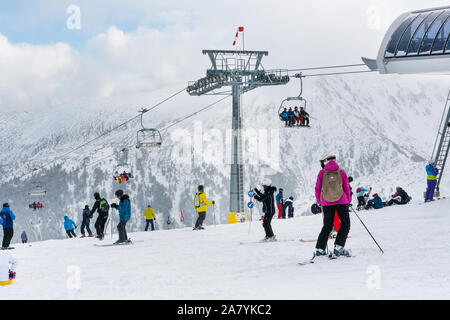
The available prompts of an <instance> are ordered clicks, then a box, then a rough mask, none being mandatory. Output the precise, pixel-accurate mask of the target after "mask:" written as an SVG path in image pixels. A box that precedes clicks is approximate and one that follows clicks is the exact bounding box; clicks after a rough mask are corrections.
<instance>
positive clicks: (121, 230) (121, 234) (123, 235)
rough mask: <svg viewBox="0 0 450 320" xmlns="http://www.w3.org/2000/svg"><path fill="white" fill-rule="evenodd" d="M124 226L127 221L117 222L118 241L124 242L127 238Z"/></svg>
mask: <svg viewBox="0 0 450 320" xmlns="http://www.w3.org/2000/svg"><path fill="white" fill-rule="evenodd" d="M126 226H127V221H120V222H119V224H118V225H117V231H119V241H120V242H124V241H126V240H128V236H127V230H126Z"/></svg>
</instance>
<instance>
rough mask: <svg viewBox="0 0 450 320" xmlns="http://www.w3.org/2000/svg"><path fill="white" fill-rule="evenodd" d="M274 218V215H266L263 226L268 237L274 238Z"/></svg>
mask: <svg viewBox="0 0 450 320" xmlns="http://www.w3.org/2000/svg"><path fill="white" fill-rule="evenodd" d="M272 218H273V213H272V214H269V213H266V214H265V215H264V219H263V223H262V225H263V228H264V231H265V232H266V237H273V236H274V234H273V230H272V225H271V223H272Z"/></svg>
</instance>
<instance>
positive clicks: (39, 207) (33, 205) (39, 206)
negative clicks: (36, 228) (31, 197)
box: [29, 201, 44, 211]
mask: <svg viewBox="0 0 450 320" xmlns="http://www.w3.org/2000/svg"><path fill="white" fill-rule="evenodd" d="M29 208H30V209H33V210H35V211H36V210H42V209H43V208H44V205H43V204H42V203H40V202H39V201H38V202H36V201H35V202H33V203H31V204H30V205H29Z"/></svg>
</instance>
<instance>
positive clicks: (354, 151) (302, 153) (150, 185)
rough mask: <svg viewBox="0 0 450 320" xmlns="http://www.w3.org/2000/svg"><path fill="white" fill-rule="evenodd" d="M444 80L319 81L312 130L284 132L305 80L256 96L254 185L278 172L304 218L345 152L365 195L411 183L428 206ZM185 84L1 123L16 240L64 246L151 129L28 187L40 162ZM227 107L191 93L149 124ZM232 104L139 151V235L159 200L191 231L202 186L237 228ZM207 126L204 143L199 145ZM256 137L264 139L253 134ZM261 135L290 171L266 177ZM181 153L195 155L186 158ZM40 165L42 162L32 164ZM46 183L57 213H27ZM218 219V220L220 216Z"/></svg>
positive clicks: (248, 125)
mask: <svg viewBox="0 0 450 320" xmlns="http://www.w3.org/2000/svg"><path fill="white" fill-rule="evenodd" d="M443 79H444V78H434V77H394V76H392V77H391V76H379V75H358V76H345V77H330V78H326V77H324V78H307V79H306V81H305V90H304V96H305V97H306V98H307V99H308V110H309V112H310V114H311V115H312V116H313V117H315V118H316V119H318V120H312V128H311V129H300V130H296V129H284V128H283V124H282V123H281V122H280V121H279V120H278V116H277V111H278V107H279V103H280V102H281V100H282V99H283V98H284V97H287V96H294V95H297V94H298V87H299V84H298V83H297V82H295V81H292V82H291V83H290V84H289V85H287V86H285V87H276V88H262V89H257V90H255V91H253V92H251V93H248V94H246V95H245V96H244V98H243V115H244V121H243V126H244V129H246V130H250V131H248V132H247V135H246V137H247V138H246V139H244V144H245V146H246V148H245V149H244V160H245V162H244V168H245V180H244V183H245V185H250V184H251V185H258V184H259V183H260V181H261V180H262V177H263V176H264V175H270V176H271V178H272V180H273V181H274V184H275V185H276V186H277V187H284V189H285V195H286V196H290V195H293V196H294V198H295V201H296V207H297V208H298V210H300V211H304V209H305V208H307V207H309V206H310V205H311V203H312V201H314V194H313V187H314V183H315V178H316V175H317V172H318V169H319V162H318V159H320V157H322V156H323V155H324V154H326V153H330V152H332V153H337V155H338V158H339V163H340V164H341V166H342V167H343V168H344V169H345V170H346V171H347V172H348V174H349V175H352V176H353V177H354V178H355V182H354V183H353V187H354V188H356V187H358V186H359V185H364V186H372V187H373V188H374V192H378V193H379V194H380V195H381V196H382V197H383V198H387V197H388V196H389V195H390V194H391V193H392V192H393V190H394V189H395V187H396V186H397V185H401V186H402V187H404V188H405V189H406V190H407V191H408V193H410V194H411V195H412V196H413V198H415V199H419V198H421V193H422V192H423V191H424V189H425V172H424V166H425V162H426V161H427V160H428V158H429V156H430V154H431V151H432V146H433V144H434V139H435V135H436V133H437V127H438V124H439V120H440V116H441V113H442V109H443V106H444V99H445V97H446V95H447V92H448V85H447V84H446V83H444V81H443ZM183 86H185V84H184V83H183V84H180V85H179V86H174V87H172V88H165V89H161V90H158V91H155V92H150V93H142V94H135V95H132V96H129V97H122V98H120V99H119V98H110V99H104V100H102V101H100V102H99V101H98V100H88V99H80V101H75V102H73V104H72V105H67V106H61V107H60V108H53V109H48V110H35V111H31V110H30V111H27V113H26V112H13V111H12V112H10V113H8V114H2V115H0V124H1V125H0V136H1V137H2V153H1V154H0V161H1V163H2V165H4V164H5V163H11V162H12V163H13V164H14V165H13V166H10V167H1V169H0V170H2V172H1V173H2V177H3V179H2V182H3V184H1V185H0V200H1V201H2V202H3V201H8V202H10V203H11V207H12V209H13V211H14V212H15V213H16V216H17V220H16V230H18V232H17V233H16V236H15V238H14V239H13V242H17V241H19V238H18V234H19V233H20V232H21V231H22V230H26V231H27V233H28V234H29V236H30V237H31V239H33V240H34V239H57V238H64V237H65V234H64V230H63V228H62V219H63V216H64V215H68V216H69V217H71V218H72V219H74V220H75V221H76V222H80V219H81V209H82V208H83V207H84V205H85V204H90V205H92V204H93V200H92V195H93V193H94V192H95V191H99V192H100V193H102V194H103V195H105V197H106V198H107V199H108V200H110V201H114V200H115V199H114V196H113V195H114V191H115V190H116V189H117V188H118V186H117V185H116V184H115V183H114V181H113V180H112V178H111V174H112V172H113V168H114V165H115V164H117V163H118V162H120V161H121V157H122V159H123V155H121V154H119V153H117V154H115V155H114V156H112V157H109V158H107V156H109V155H111V154H114V152H115V151H117V150H120V148H122V147H123V146H124V145H130V144H133V143H134V142H135V135H136V130H138V129H139V128H140V124H139V121H135V122H132V123H130V124H129V125H127V126H124V127H122V128H120V129H119V130H117V131H115V132H113V133H112V134H110V135H107V136H106V137H104V138H102V139H100V140H97V141H95V142H94V143H92V144H90V145H88V146H86V147H84V148H82V149H80V150H78V151H77V152H75V153H72V154H70V155H68V156H67V157H64V158H63V159H60V160H59V161H57V162H56V163H54V164H53V165H52V166H48V168H46V169H45V170H42V171H40V172H39V173H38V174H37V175H35V176H33V177H31V176H30V175H28V176H25V177H24V178H22V179H20V180H19V179H17V178H15V177H19V176H22V175H23V174H24V173H26V172H29V171H27V170H29V169H28V167H29V165H31V167H33V166H41V165H45V164H46V163H47V162H48V161H49V160H52V159H53V158H54V157H55V156H59V155H61V154H64V153H65V152H67V151H69V150H71V149H72V148H74V147H76V146H79V145H81V144H82V143H84V142H85V141H87V140H89V139H92V138H94V137H96V136H98V135H99V134H100V133H102V132H104V130H107V129H108V128H112V127H114V126H115V125H117V124H118V123H120V122H122V121H124V120H126V119H129V118H130V117H133V116H135V115H136V114H137V110H138V109H139V108H141V107H144V106H145V107H150V106H152V105H153V104H154V103H156V102H158V101H161V100H162V99H164V98H166V97H167V96H169V95H170V94H173V93H175V92H177V91H178V90H180V89H181V88H183ZM216 99H217V97H190V96H188V95H187V94H186V93H183V94H181V95H180V96H177V97H176V98H175V99H173V100H171V101H169V102H168V103H167V104H164V105H162V106H161V107H160V108H158V109H155V110H154V111H152V112H150V113H149V114H147V115H146V116H145V123H146V125H148V126H151V127H153V126H157V127H159V128H161V127H164V126H166V125H168V124H170V123H171V122H172V121H174V120H175V119H181V118H183V117H184V116H186V115H189V114H191V113H192V112H194V111H197V110H199V109H201V108H202V107H204V106H206V105H208V104H209V103H211V102H212V101H215V100H216ZM230 105H231V101H230V100H227V101H224V102H222V103H220V104H218V105H217V106H215V107H214V108H211V109H209V110H207V111H205V112H202V113H199V114H198V115H196V116H195V117H193V118H190V119H188V120H186V121H185V122H182V123H181V124H179V125H177V126H174V127H173V128H171V129H169V130H168V131H166V132H164V136H163V138H164V142H163V146H162V147H161V149H160V150H157V151H142V152H141V151H140V150H136V149H135V148H130V151H129V155H128V161H129V162H130V164H131V166H132V170H133V173H134V174H135V176H136V179H134V180H133V181H132V182H131V183H129V184H127V185H120V187H121V188H124V189H125V191H126V192H127V193H129V194H130V196H131V200H132V206H133V217H132V220H131V221H130V223H129V228H130V230H136V231H137V230H142V228H143V221H142V218H141V216H142V212H143V210H144V209H145V207H146V205H147V204H148V203H149V202H150V203H151V204H152V205H153V207H154V208H155V211H156V214H157V217H158V224H159V227H165V223H164V222H165V221H166V219H167V217H168V216H169V215H170V216H171V217H172V218H176V221H175V223H176V224H177V226H180V223H179V221H178V219H177V218H178V217H179V216H180V211H181V210H183V213H184V215H185V217H186V223H187V224H190V223H191V221H192V218H191V214H192V213H193V210H192V195H193V193H194V192H195V190H196V186H197V185H198V184H204V185H205V186H206V187H207V194H208V196H209V198H211V199H214V200H216V203H217V205H216V210H217V221H219V222H221V223H225V222H226V221H227V214H228V204H229V199H228V189H229V170H230V169H229V165H228V162H229V158H230V154H229V151H228V149H229V138H228V137H227V130H229V128H230V127H231V117H230V115H231V110H230V109H231V108H230ZM199 124H201V126H202V131H203V136H201V137H200V139H197V138H196V135H195V133H196V130H198V126H199ZM252 129H254V130H256V133H255V131H253V134H252V131H251V130H252ZM261 129H262V130H267V129H269V130H272V129H273V130H274V134H275V137H277V138H278V141H279V146H280V149H279V150H278V149H275V150H274V151H272V152H271V153H270V159H271V160H269V165H271V164H273V162H274V161H275V162H276V161H278V162H279V164H280V165H279V168H278V169H279V170H276V171H273V170H272V171H271V170H266V169H267V166H264V165H265V164H266V163H264V161H259V159H258V158H256V159H257V162H256V163H255V162H253V160H255V154H254V152H253V151H252V147H253V146H254V143H255V141H260V140H261V141H262V140H263V136H261V135H259V131H258V130H261ZM266 132H267V131H266ZM269 132H272V131H269ZM199 141H200V142H201V143H200V144H201V145H202V146H203V153H204V155H205V156H204V157H203V159H202V160H201V161H198V160H197V159H196V155H198V153H199V151H198V150H197V149H196V145H195V143H199ZM269 143H272V142H271V140H270V139H269ZM275 145H276V144H275ZM270 146H272V145H269V148H270ZM181 151H184V155H185V156H186V155H187V158H186V157H180V156H179V155H180V152H181ZM200 153H201V152H200ZM217 155H219V157H217V159H218V160H217V159H216V158H215V156H217ZM102 159H103V160H102ZM186 159H187V160H188V161H186ZM28 160H33V161H32V163H31V164H23V161H28ZM269 169H270V168H269ZM444 179H445V180H444V181H443V184H442V189H443V190H444V189H446V188H447V189H448V187H450V180H449V179H446V178H445V176H444ZM34 180H39V181H41V182H42V183H43V185H44V187H45V188H46V189H47V190H48V195H47V196H46V198H45V199H42V200H43V201H44V205H45V209H44V210H43V211H42V212H39V213H37V214H36V213H34V212H32V211H30V210H29V209H28V208H27V206H28V203H29V202H30V201H32V199H30V198H29V197H28V196H27V192H28V191H29V190H30V189H31V188H32V181H34ZM207 219H208V220H207V222H209V223H211V222H212V218H211V217H208V218H207Z"/></svg>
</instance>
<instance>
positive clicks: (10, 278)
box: [9, 270, 16, 280]
mask: <svg viewBox="0 0 450 320" xmlns="http://www.w3.org/2000/svg"><path fill="white" fill-rule="evenodd" d="M15 278H16V273H15V272H12V271H11V270H10V271H9V280H13V279H15Z"/></svg>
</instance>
